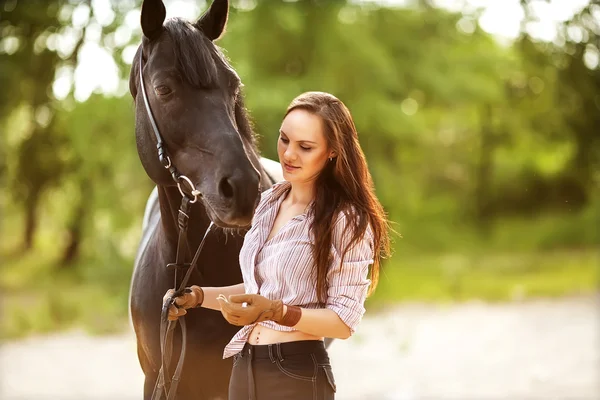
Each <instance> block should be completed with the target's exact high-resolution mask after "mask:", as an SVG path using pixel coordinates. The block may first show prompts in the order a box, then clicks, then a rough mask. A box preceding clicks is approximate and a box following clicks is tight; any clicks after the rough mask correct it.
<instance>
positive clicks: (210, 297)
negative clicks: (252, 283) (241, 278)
mask: <svg viewBox="0 0 600 400" xmlns="http://www.w3.org/2000/svg"><path fill="white" fill-rule="evenodd" d="M202 291H203V292H204V301H203V302H202V305H201V306H200V307H203V308H210V309H211V310H217V311H220V310H221V305H220V304H219V302H218V301H217V296H218V295H220V294H223V295H224V296H225V297H226V298H229V295H233V294H244V293H245V292H246V289H245V288H244V284H243V283H239V284H237V285H232V286H222V287H203V288H202Z"/></svg>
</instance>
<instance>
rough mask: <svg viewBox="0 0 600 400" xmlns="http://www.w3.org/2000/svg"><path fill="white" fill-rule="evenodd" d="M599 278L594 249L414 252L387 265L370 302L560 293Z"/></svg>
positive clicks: (591, 287)
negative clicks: (457, 252)
mask: <svg viewBox="0 0 600 400" xmlns="http://www.w3.org/2000/svg"><path fill="white" fill-rule="evenodd" d="M599 282H600V255H599V253H598V251H597V250H596V249H589V250H561V251H557V250H555V251H546V252H537V253H504V254H498V253H496V254H487V255H461V254H444V255H432V256H424V257H417V256H413V257H408V258H404V259H394V260H393V261H392V262H390V263H389V264H388V265H386V266H385V267H384V271H383V272H382V274H381V277H380V281H379V286H378V288H377V290H376V292H375V294H374V295H373V296H372V297H371V298H370V299H369V304H370V305H372V306H373V307H381V306H384V305H387V304H389V303H396V302H401V301H409V300H419V301H430V302H448V301H465V300H471V299H481V300H485V301H492V302H493V301H507V300H509V301H510V300H519V299H523V298H529V297H559V296H565V295H572V294H583V293H594V292H596V291H597V290H598V289H599Z"/></svg>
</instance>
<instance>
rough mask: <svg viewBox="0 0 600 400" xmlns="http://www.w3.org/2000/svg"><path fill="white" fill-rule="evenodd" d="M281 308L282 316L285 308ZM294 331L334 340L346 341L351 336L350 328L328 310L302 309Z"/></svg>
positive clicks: (285, 310) (333, 312)
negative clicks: (282, 310)
mask: <svg viewBox="0 0 600 400" xmlns="http://www.w3.org/2000/svg"><path fill="white" fill-rule="evenodd" d="M283 308H284V314H283V315H285V313H286V312H287V306H284V307H283ZM294 329H297V330H299V331H301V332H304V333H308V334H309V335H313V336H318V337H329V338H335V339H348V338H349V337H350V335H351V331H350V328H348V326H347V325H346V324H345V323H344V321H342V319H341V318H340V317H339V316H338V315H337V314H336V313H335V311H333V310H330V309H328V308H318V309H311V308H303V309H302V317H300V321H298V323H297V324H296V325H294Z"/></svg>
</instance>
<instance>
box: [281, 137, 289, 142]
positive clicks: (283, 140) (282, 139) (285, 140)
mask: <svg viewBox="0 0 600 400" xmlns="http://www.w3.org/2000/svg"><path fill="white" fill-rule="evenodd" d="M279 140H281V141H282V142H283V143H287V142H289V140H288V139H284V138H283V137H279Z"/></svg>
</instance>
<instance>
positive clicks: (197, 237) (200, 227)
mask: <svg viewBox="0 0 600 400" xmlns="http://www.w3.org/2000/svg"><path fill="white" fill-rule="evenodd" d="M158 202H159V204H160V219H161V224H162V230H163V232H164V237H165V239H166V241H167V243H168V244H169V246H167V248H168V249H169V252H172V256H173V257H174V255H175V252H176V251H177V242H178V239H179V225H178V223H177V217H178V215H179V207H180V206H181V194H180V193H179V190H178V189H177V188H176V187H165V186H158ZM209 223H210V220H209V219H208V216H207V215H206V213H205V211H204V208H203V206H202V204H201V203H200V202H198V203H194V204H192V207H191V210H190V214H189V219H188V228H187V234H186V240H187V244H188V254H186V260H185V261H186V262H189V261H190V253H189V252H194V251H195V249H196V248H197V247H198V245H199V244H200V241H201V240H202V237H203V236H204V232H205V231H206V229H207V228H208V225H209ZM172 262H175V259H173V261H172Z"/></svg>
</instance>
